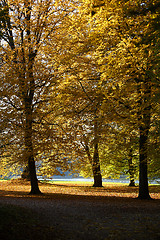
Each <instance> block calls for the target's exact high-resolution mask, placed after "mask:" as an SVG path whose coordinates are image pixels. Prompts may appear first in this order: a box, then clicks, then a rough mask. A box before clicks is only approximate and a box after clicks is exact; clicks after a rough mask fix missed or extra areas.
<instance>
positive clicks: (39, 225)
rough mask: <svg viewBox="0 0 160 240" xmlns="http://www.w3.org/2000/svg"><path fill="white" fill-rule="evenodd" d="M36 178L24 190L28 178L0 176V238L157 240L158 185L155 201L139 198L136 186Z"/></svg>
mask: <svg viewBox="0 0 160 240" xmlns="http://www.w3.org/2000/svg"><path fill="white" fill-rule="evenodd" d="M103 185H104V187H103V188H93V187H92V186H91V183H79V182H78V183H77V182H54V183H53V184H50V183H40V184H39V187H40V190H41V191H42V193H43V194H42V195H40V196H32V195H29V194H28V193H29V191H30V184H29V182H27V181H22V180H11V181H0V239H3V240H36V239H37V240H142V239H143V240H159V239H160V185H151V186H150V188H149V189H150V195H151V197H152V198H153V199H154V200H138V199H136V198H137V196H138V187H128V186H127V185H126V184H111V183H110V184H108V183H104V184H103Z"/></svg>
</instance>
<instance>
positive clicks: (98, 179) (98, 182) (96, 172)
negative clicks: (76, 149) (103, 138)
mask: <svg viewBox="0 0 160 240" xmlns="http://www.w3.org/2000/svg"><path fill="white" fill-rule="evenodd" d="M98 125H99V124H98V117H97V116H96V114H95V118H94V154H93V161H92V171H93V177H94V184H93V187H102V175H101V169H100V162H99V152H98V144H99V135H98V130H99V126H98Z"/></svg>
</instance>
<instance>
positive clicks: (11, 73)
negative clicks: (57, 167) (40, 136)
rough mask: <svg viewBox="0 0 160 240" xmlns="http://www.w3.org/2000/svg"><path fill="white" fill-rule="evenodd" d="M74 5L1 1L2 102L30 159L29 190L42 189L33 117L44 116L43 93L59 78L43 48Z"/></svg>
mask: <svg viewBox="0 0 160 240" xmlns="http://www.w3.org/2000/svg"><path fill="white" fill-rule="evenodd" d="M60 5H61V6H62V7H60ZM71 9H72V6H69V5H68V2H67V1H66V2H63V3H62V2H60V1H58V2H56V1H52V0H49V1H46V0H42V1H32V0H27V1H19V0H3V1H1V5H0V37H1V59H2V65H1V73H2V74H1V82H2V88H1V96H2V102H1V103H2V104H3V107H2V108H3V110H5V113H6V115H7V116H8V120H9V123H10V125H11V127H12V128H14V131H15V133H16V134H15V137H16V139H17V140H19V144H17V149H19V148H20V149H21V151H22V152H21V157H23V160H24V161H25V162H27V163H28V168H29V173H30V180H31V194H39V193H40V190H39V187H38V181H37V176H36V167H35V156H36V154H37V152H36V148H35V146H36V145H35V142H37V141H36V137H35V136H36V134H35V131H34V121H35V120H36V119H37V118H40V117H39V115H38V114H37V109H38V107H40V104H41V102H42V101H46V100H42V98H41V96H42V93H43V92H44V91H46V89H47V88H48V86H49V85H54V83H55V81H56V80H55V78H54V69H51V68H50V67H49V66H48V64H47V61H46V58H45V57H46V56H45V55H44V54H43V52H44V51H43V49H44V48H45V47H47V46H48V45H49V41H48V40H50V41H51V39H50V36H51V34H52V41H54V39H55V36H56V35H57V34H58V33H57V31H58V29H60V25H61V24H62V23H63V20H64V18H65V16H66V15H67V14H68V13H69V12H70V10H71ZM50 89H51V88H50ZM52 90H53V89H52ZM46 104H47V101H46ZM8 106H9V108H10V110H8ZM41 112H43V110H42V111H41ZM13 115H14V116H13ZM41 117H42V116H41ZM17 129H19V130H18V131H19V132H20V135H19V134H18V132H17ZM13 141H14V139H13ZM37 144H38V142H37Z"/></svg>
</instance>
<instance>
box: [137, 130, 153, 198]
mask: <svg viewBox="0 0 160 240" xmlns="http://www.w3.org/2000/svg"><path fill="white" fill-rule="evenodd" d="M148 130H149V129H144V128H143V127H140V139H139V195H138V198H139V199H150V198H151V197H150V195H149V189H148V174H147V142H148V133H147V132H148Z"/></svg>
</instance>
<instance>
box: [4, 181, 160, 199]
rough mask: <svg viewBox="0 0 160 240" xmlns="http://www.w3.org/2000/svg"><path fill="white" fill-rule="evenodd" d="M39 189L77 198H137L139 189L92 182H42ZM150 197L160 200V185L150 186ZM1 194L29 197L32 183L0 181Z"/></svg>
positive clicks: (46, 192)
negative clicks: (98, 185)
mask: <svg viewBox="0 0 160 240" xmlns="http://www.w3.org/2000/svg"><path fill="white" fill-rule="evenodd" d="M39 187H40V189H41V191H42V192H43V193H44V194H47V195H49V194H51V195H53V194H64V195H75V196H96V197H97V196H98V197H122V198H124V197H127V198H136V197H137V196H138V187H128V184H126V183H107V182H105V183H103V187H101V188H95V187H92V183H91V182H89V183H88V182H77V181H69V182H68V181H41V182H40V183H39ZM149 189H150V195H151V197H152V198H154V199H160V185H150V187H149ZM0 190H1V191H0V194H1V195H5V196H19V197H20V196H22V195H27V194H28V193H29V191H30V182H27V181H21V180H9V181H0Z"/></svg>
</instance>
